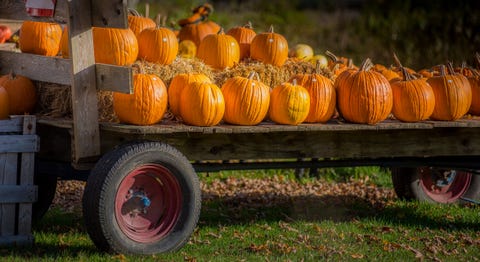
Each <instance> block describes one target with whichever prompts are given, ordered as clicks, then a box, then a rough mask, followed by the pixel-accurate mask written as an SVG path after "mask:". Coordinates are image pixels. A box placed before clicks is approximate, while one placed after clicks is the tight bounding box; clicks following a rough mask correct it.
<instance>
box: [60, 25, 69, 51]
mask: <svg viewBox="0 0 480 262" xmlns="http://www.w3.org/2000/svg"><path fill="white" fill-rule="evenodd" d="M60 54H61V55H62V57H63V58H70V44H69V42H68V27H67V26H65V27H64V28H63V31H62V37H61V38H60Z"/></svg>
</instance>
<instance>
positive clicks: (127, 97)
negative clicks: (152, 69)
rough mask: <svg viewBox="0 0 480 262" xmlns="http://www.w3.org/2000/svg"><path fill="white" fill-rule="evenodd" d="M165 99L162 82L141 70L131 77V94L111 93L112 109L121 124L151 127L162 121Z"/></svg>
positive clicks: (165, 90)
mask: <svg viewBox="0 0 480 262" xmlns="http://www.w3.org/2000/svg"><path fill="white" fill-rule="evenodd" d="M167 99H168V94H167V87H166V86H165V84H164V83H163V81H162V80H161V79H160V78H159V77H158V76H156V75H152V74H145V73H144V72H143V70H141V72H140V73H138V74H135V75H134V76H133V94H123V93H118V92H113V109H114V111H115V113H116V114H117V116H118V118H119V120H120V122H122V123H127V124H133V125H153V124H155V123H158V122H160V121H161V120H162V118H163V116H164V114H165V111H166V110H167V103H168V102H167Z"/></svg>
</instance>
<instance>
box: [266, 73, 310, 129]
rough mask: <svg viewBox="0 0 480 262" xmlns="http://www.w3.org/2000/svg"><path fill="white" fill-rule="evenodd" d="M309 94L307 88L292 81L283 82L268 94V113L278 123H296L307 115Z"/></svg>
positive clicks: (300, 121)
mask: <svg viewBox="0 0 480 262" xmlns="http://www.w3.org/2000/svg"><path fill="white" fill-rule="evenodd" d="M309 110H310V95H309V94H308V91H307V89H305V88H304V87H302V86H299V85H297V83H296V81H295V80H294V81H293V82H292V83H288V82H286V83H283V84H280V85H278V86H276V87H275V88H273V90H272V92H271V94H270V107H269V110H268V115H269V117H270V119H271V120H272V121H273V122H275V123H278V124H283V125H298V124H300V123H302V122H303V121H304V120H305V119H306V118H307V116H308V112H309Z"/></svg>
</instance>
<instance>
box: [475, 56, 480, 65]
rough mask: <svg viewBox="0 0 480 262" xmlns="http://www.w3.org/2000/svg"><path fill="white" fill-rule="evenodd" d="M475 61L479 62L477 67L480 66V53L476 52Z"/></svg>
mask: <svg viewBox="0 0 480 262" xmlns="http://www.w3.org/2000/svg"><path fill="white" fill-rule="evenodd" d="M475 61H476V62H477V68H480V54H479V53H475Z"/></svg>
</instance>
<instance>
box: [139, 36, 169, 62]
mask: <svg viewBox="0 0 480 262" xmlns="http://www.w3.org/2000/svg"><path fill="white" fill-rule="evenodd" d="M177 53H178V40H177V37H176V36H175V34H174V33H173V31H172V30H170V29H168V28H166V27H151V28H146V29H144V30H143V31H142V32H141V33H140V35H139V36H138V58H140V59H145V60H146V61H148V62H153V63H157V64H161V65H169V64H171V63H172V62H173V60H175V57H177Z"/></svg>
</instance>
